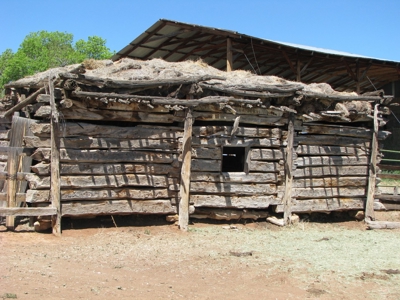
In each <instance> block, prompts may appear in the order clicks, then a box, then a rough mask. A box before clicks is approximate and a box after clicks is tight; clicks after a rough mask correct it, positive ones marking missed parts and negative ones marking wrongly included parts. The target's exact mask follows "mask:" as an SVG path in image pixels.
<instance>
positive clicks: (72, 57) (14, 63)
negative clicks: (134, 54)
mask: <svg viewBox="0 0 400 300" xmlns="http://www.w3.org/2000/svg"><path fill="white" fill-rule="evenodd" d="M112 55H113V52H111V51H110V49H109V48H107V46H106V40H104V39H103V38H101V37H98V36H89V37H88V39H87V41H85V40H82V39H81V40H78V41H77V42H76V43H75V44H74V43H73V35H72V34H70V33H66V32H59V31H55V32H48V31H38V32H32V33H30V34H28V35H27V36H26V37H25V39H24V40H23V41H22V43H21V45H20V47H19V48H18V50H17V52H15V53H14V52H13V51H12V50H11V49H7V50H5V51H4V52H3V53H2V54H1V55H0V89H1V90H3V87H4V85H5V84H6V83H8V82H10V81H14V80H17V79H20V78H23V77H25V76H28V75H33V74H35V73H38V72H43V71H45V70H47V69H50V68H55V67H62V66H66V65H70V64H75V63H81V62H83V61H84V60H85V59H88V58H93V59H108V58H110V57H111V56H112Z"/></svg>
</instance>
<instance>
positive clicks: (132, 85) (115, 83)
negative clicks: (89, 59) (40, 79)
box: [59, 73, 225, 89]
mask: <svg viewBox="0 0 400 300" xmlns="http://www.w3.org/2000/svg"><path fill="white" fill-rule="evenodd" d="M59 76H60V77H61V78H62V79H73V80H75V81H78V82H81V83H84V84H87V85H92V86H99V87H102V88H104V87H107V88H117V89H121V88H125V89H137V88H147V87H148V88H153V87H158V86H163V85H181V84H192V83H197V82H201V81H207V80H211V79H218V80H225V78H224V77H221V76H211V75H205V76H191V77H179V78H172V79H158V80H157V79H155V80H113V79H110V78H103V77H95V76H88V75H83V74H71V73H62V74H60V75H59Z"/></svg>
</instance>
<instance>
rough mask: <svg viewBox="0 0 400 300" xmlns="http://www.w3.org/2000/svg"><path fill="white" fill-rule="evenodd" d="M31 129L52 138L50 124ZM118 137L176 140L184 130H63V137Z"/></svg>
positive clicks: (76, 126) (81, 126) (77, 126)
mask: <svg viewBox="0 0 400 300" xmlns="http://www.w3.org/2000/svg"><path fill="white" fill-rule="evenodd" d="M30 129H31V130H32V132H33V134H34V135H36V136H50V132H51V129H50V124H48V123H40V124H38V123H35V124H32V125H30ZM74 136H75V137H76V136H89V137H104V138H105V137H110V138H115V137H118V138H120V139H176V138H180V137H183V130H182V128H179V127H172V126H171V127H170V126H154V125H152V126H146V125H138V126H132V127H119V126H110V125H95V124H89V123H84V122H67V123H66V124H65V127H64V128H63V137H74Z"/></svg>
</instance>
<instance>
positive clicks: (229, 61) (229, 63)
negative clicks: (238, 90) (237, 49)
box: [226, 38, 233, 72]
mask: <svg viewBox="0 0 400 300" xmlns="http://www.w3.org/2000/svg"><path fill="white" fill-rule="evenodd" d="M226 71H227V72H232V71H233V54H232V41H231V39H230V38H227V39H226Z"/></svg>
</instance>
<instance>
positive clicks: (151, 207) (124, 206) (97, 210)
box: [62, 200, 177, 216]
mask: <svg viewBox="0 0 400 300" xmlns="http://www.w3.org/2000/svg"><path fill="white" fill-rule="evenodd" d="M132 213H134V214H176V213H177V209H176V206H172V204H171V201H170V200H147V201H140V200H108V201H74V202H71V203H63V204H62V214H63V216H84V215H110V214H132Z"/></svg>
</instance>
